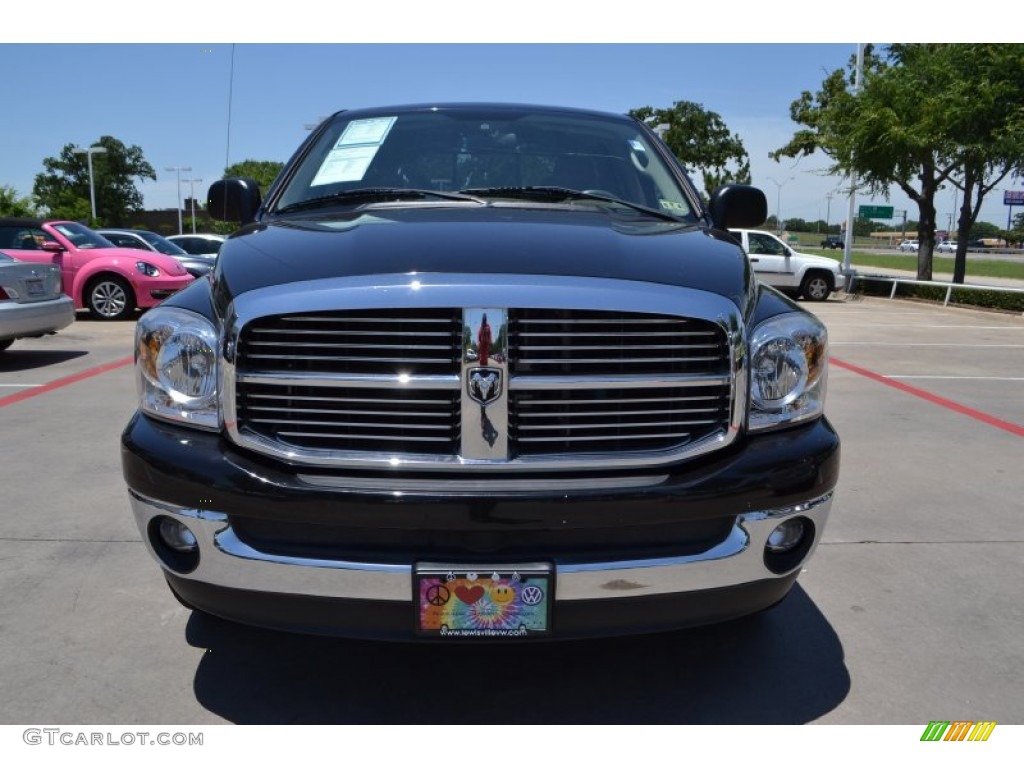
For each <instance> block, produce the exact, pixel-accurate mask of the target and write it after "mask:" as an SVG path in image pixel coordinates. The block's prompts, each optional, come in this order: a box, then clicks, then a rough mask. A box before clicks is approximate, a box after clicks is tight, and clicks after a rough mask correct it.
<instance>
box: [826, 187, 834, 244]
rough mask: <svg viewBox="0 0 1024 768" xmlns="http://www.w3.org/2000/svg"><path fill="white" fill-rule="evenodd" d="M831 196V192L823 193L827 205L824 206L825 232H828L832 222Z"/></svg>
mask: <svg viewBox="0 0 1024 768" xmlns="http://www.w3.org/2000/svg"><path fill="white" fill-rule="evenodd" d="M832 196H833V193H832V192H829V193H828V194H827V195H825V199H826V200H828V207H827V208H825V234H826V235H827V234H828V230H829V227H830V225H831V223H832Z"/></svg>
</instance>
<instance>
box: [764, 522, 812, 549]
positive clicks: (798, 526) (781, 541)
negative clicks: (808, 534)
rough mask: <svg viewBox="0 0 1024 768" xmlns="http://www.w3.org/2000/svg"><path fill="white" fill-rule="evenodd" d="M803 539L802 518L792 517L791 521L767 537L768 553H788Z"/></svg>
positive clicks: (781, 525)
mask: <svg viewBox="0 0 1024 768" xmlns="http://www.w3.org/2000/svg"><path fill="white" fill-rule="evenodd" d="M803 537H804V521H803V518H800V517H794V518H793V519H792V520H787V521H786V522H784V523H782V524H780V525H779V526H778V527H777V528H776V529H775V530H774V531H772V532H771V535H770V536H769V537H768V551H769V552H771V553H773V554H782V553H783V552H789V551H790V550H791V549H793V548H794V547H796V546H799V544H800V541H801V540H802V539H803Z"/></svg>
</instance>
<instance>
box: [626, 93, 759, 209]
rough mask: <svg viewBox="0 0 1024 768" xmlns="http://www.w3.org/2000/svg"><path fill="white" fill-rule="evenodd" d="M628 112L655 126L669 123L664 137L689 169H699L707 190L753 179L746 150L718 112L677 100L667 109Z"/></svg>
mask: <svg viewBox="0 0 1024 768" xmlns="http://www.w3.org/2000/svg"><path fill="white" fill-rule="evenodd" d="M629 114H630V115H631V116H632V117H635V118H636V119H638V120H642V121H643V122H645V123H647V124H648V125H649V126H651V127H652V128H654V127H657V126H659V125H668V129H667V130H666V131H665V133H664V135H663V137H662V138H663V139H664V140H665V143H666V144H667V145H668V147H669V149H671V150H672V154H674V155H675V156H676V157H677V158H678V159H679V161H680V162H681V163H682V164H683V166H685V167H686V169H687V170H695V169H697V170H700V172H701V178H702V181H703V182H704V193H705V194H710V193H711V192H712V191H713V190H714V189H715V187H718V186H721V185H722V184H749V183H750V157H749V156H748V155H747V150H746V149H745V148H744V147H743V142H742V140H741V139H740V137H739V136H738V135H737V134H735V133H730V132H729V128H728V126H726V124H725V121H724V120H722V117H721V115H719V114H718V113H717V112H711V111H709V110H706V109H704V107H703V106H702V105H701V104H695V103H694V102H692V101H677V102H676V103H675V104H673V105H672V106H671V107H669V108H668V109H657V108H654V107H639V108H637V109H631V110H630V111H629Z"/></svg>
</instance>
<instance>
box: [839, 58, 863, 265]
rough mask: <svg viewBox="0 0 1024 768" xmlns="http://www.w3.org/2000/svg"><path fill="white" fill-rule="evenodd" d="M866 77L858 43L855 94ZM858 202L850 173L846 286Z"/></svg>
mask: <svg viewBox="0 0 1024 768" xmlns="http://www.w3.org/2000/svg"><path fill="white" fill-rule="evenodd" d="M863 77H864V43H857V74H856V77H855V78H854V81H853V94H854V96H856V95H857V94H858V93H860V83H861V80H862V79H863ZM856 202H857V173H856V172H855V171H850V205H849V208H848V209H847V211H846V237H845V238H844V240H843V274H844V275H846V284H847V285H849V284H850V256H851V254H852V252H853V217H854V207H855V204H856Z"/></svg>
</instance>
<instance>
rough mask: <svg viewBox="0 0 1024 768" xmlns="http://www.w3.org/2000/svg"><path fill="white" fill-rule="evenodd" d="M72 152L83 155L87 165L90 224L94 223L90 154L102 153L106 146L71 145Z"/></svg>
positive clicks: (94, 196) (94, 187)
mask: <svg viewBox="0 0 1024 768" xmlns="http://www.w3.org/2000/svg"><path fill="white" fill-rule="evenodd" d="M71 151H72V152H74V153H75V154H78V155H85V161H86V164H87V165H88V166H89V202H90V203H91V204H92V221H90V222H89V223H90V224H95V223H96V185H95V183H94V182H93V178H92V156H93V155H102V154H103V153H104V152H106V151H107V148H106V147H101V146H99V145H93V146H91V147H89V148H86V147H72V149H71Z"/></svg>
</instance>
